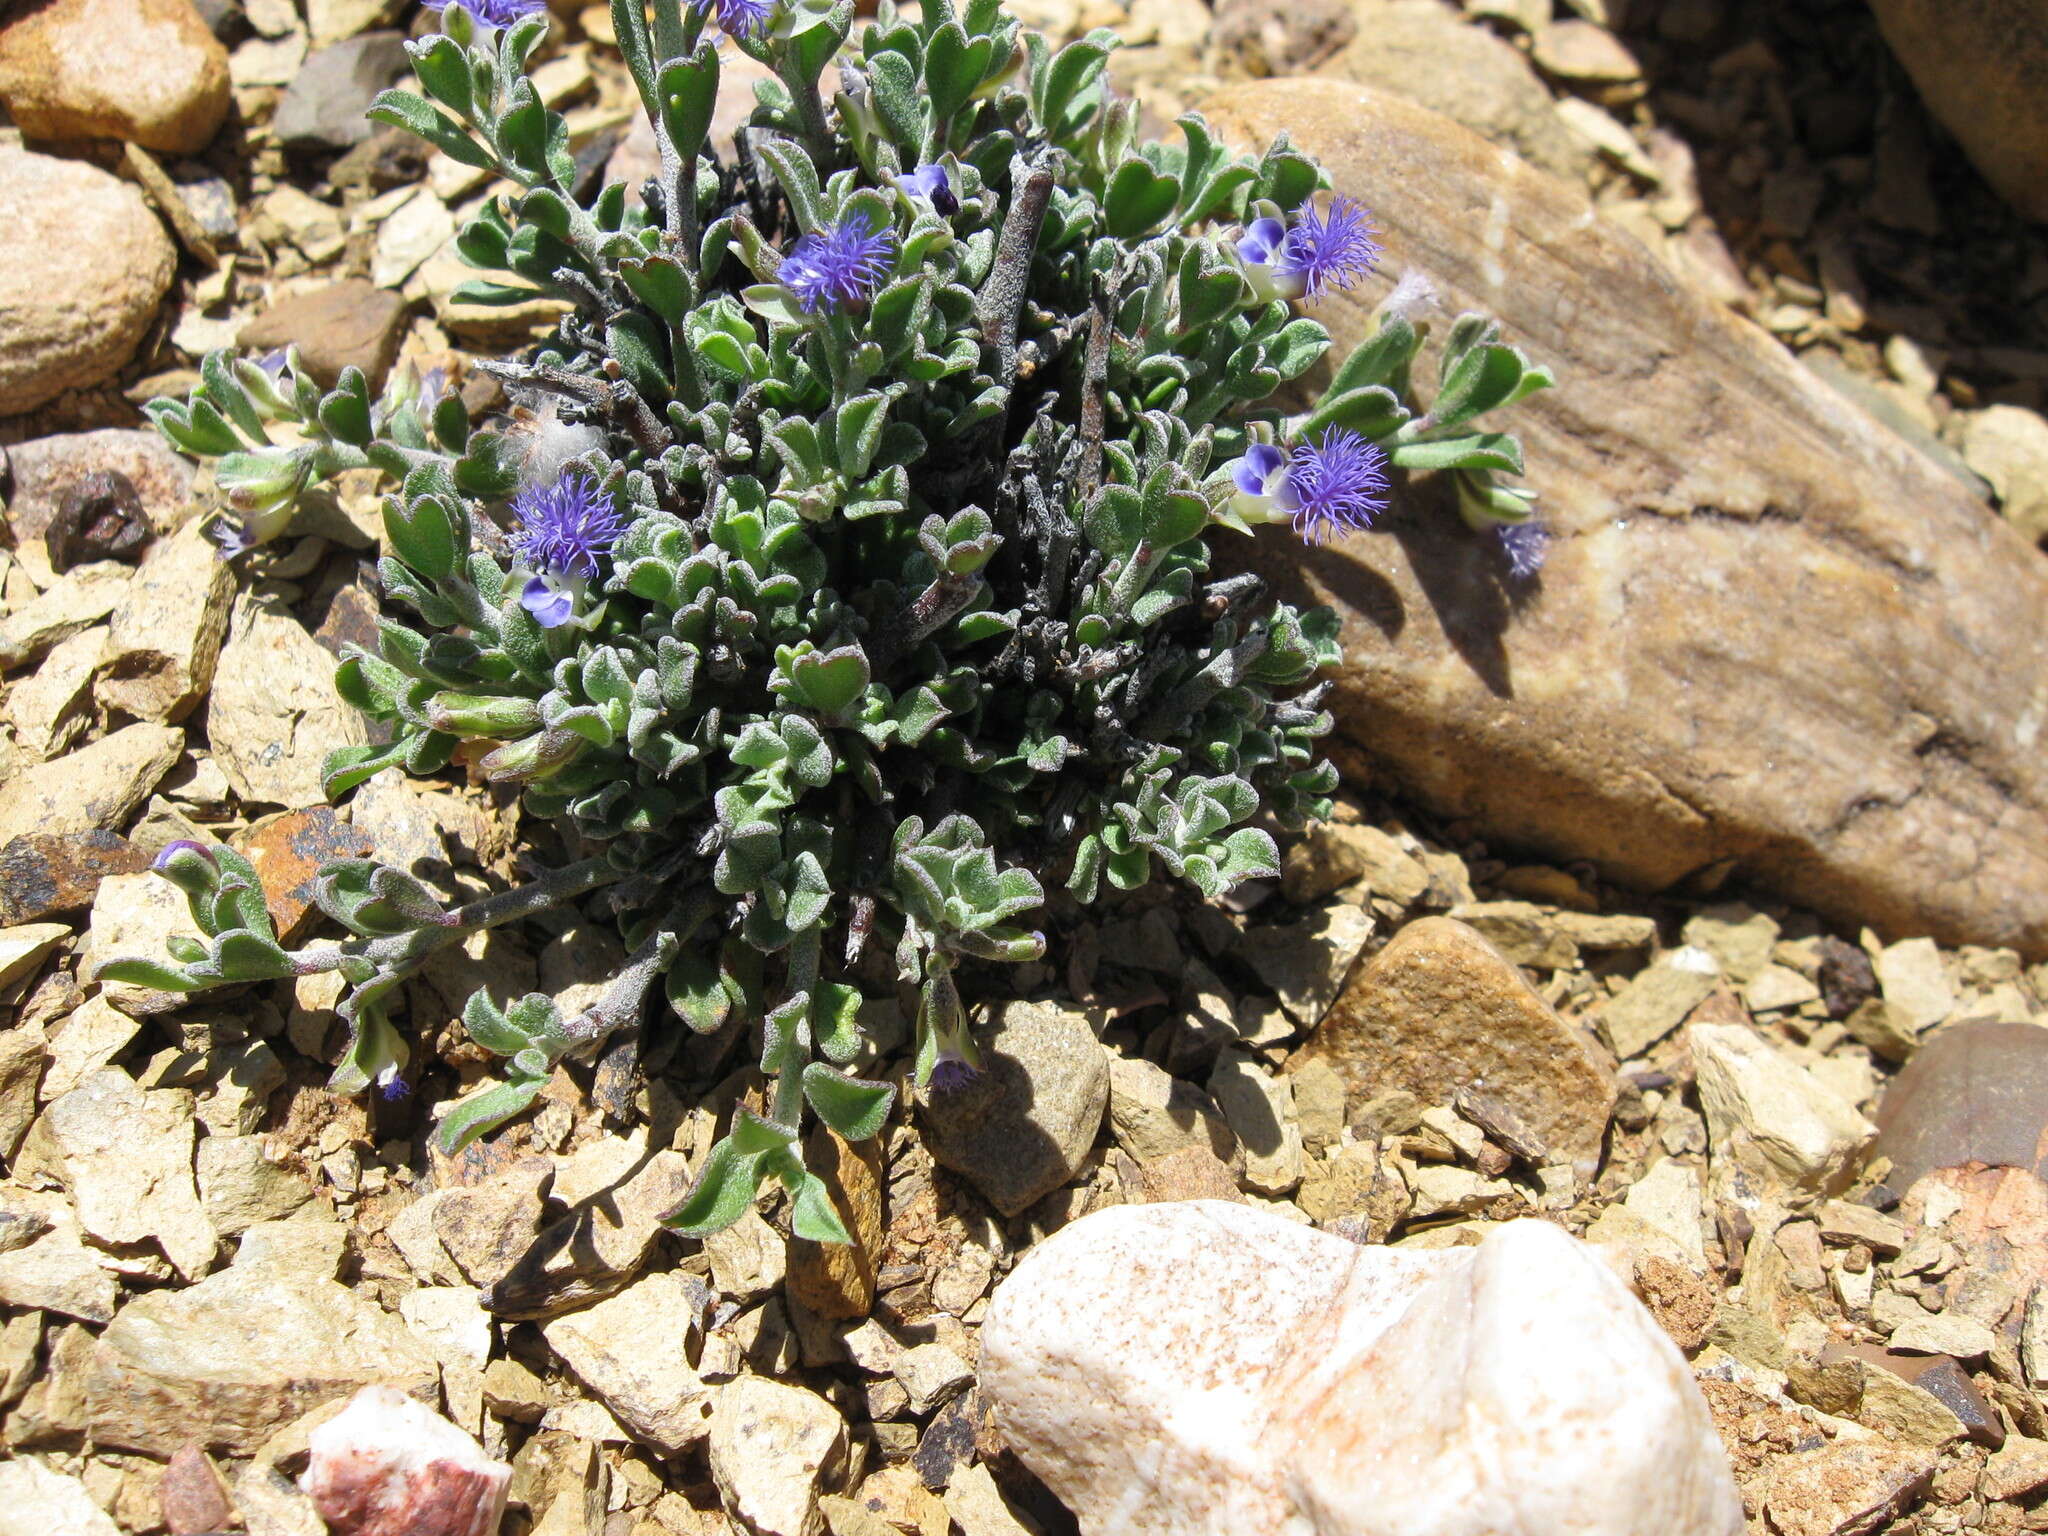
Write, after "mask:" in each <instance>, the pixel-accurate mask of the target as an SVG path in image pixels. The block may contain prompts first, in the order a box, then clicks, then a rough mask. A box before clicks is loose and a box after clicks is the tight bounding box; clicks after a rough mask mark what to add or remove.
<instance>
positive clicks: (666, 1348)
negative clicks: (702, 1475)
mask: <svg viewBox="0 0 2048 1536" xmlns="http://www.w3.org/2000/svg"><path fill="white" fill-rule="evenodd" d="M695 1311H696V1308H695V1306H694V1305H693V1303H692V1299H691V1297H690V1295H689V1293H688V1292H687V1291H685V1290H684V1288H683V1283H682V1282H681V1281H680V1280H678V1279H677V1278H676V1277H675V1276H674V1275H671V1274H655V1275H649V1276H647V1277H646V1278H645V1279H643V1280H640V1281H637V1282H635V1283H634V1284H632V1285H629V1286H628V1287H626V1289H625V1290H623V1291H621V1292H619V1294H618V1295H616V1296H610V1297H607V1298H606V1299H605V1300H603V1301H600V1302H599V1303H598V1304H597V1305H596V1306H594V1307H585V1308H584V1309H583V1310H582V1311H581V1312H571V1313H569V1314H568V1315H567V1316H566V1317H558V1318H556V1319H555V1320H554V1321H553V1322H551V1323H549V1324H547V1325H546V1327H544V1328H543V1329H542V1330H541V1332H542V1333H543V1334H544V1335H545V1336H546V1338H547V1341H548V1347H549V1348H550V1349H552V1350H554V1352H555V1353H556V1354H558V1355H560V1356H561V1357H562V1359H563V1361H564V1362H565V1363H566V1364H567V1365H568V1367H569V1369H570V1370H572V1371H574V1372H575V1373H576V1376H577V1379H578V1380H580V1381H581V1382H582V1383H583V1384H584V1385H585V1386H586V1387H588V1388H589V1389H590V1390H591V1391H592V1392H593V1393H595V1394H596V1395H597V1396H598V1397H599V1398H600V1399H601V1400H602V1401H603V1402H604V1405H605V1406H606V1407H607V1408H609V1409H610V1410H611V1411H612V1412H613V1413H614V1414H616V1415H617V1416H618V1419H619V1422H620V1423H622V1424H624V1425H625V1426H626V1428H628V1429H629V1430H631V1431H632V1432H633V1433H634V1434H635V1435H637V1436H638V1437H639V1438H640V1439H642V1440H644V1441H645V1442H646V1443H647V1444H648V1445H650V1446H652V1447H653V1448H654V1449H655V1450H656V1451H657V1452H658V1453H659V1454H661V1455H663V1456H674V1455H676V1454H677V1453H678V1452H680V1451H681V1450H683V1448H684V1447H686V1446H689V1445H694V1444H696V1443H697V1442H698V1441H700V1440H702V1439H703V1438H704V1437H705V1436H706V1435H708V1434H710V1433H711V1411H712V1405H711V1389H710V1388H709V1387H707V1386H705V1385H704V1382H703V1381H702V1379H701V1378H699V1376H698V1375H697V1373H696V1371H694V1370H692V1369H691V1367H690V1361H689V1356H688V1352H687V1346H688V1341H689V1337H690V1335H691V1334H692V1333H693V1332H695V1331H696V1328H697V1320H696V1317H695Z"/></svg>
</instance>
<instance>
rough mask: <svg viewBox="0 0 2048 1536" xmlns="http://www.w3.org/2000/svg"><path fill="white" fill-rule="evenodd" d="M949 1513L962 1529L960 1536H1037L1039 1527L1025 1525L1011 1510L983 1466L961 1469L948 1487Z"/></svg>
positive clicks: (976, 1465) (994, 1481) (977, 1464)
mask: <svg viewBox="0 0 2048 1536" xmlns="http://www.w3.org/2000/svg"><path fill="white" fill-rule="evenodd" d="M946 1513H947V1514H948V1515H950V1516H951V1517H952V1520H953V1523H954V1524H955V1525H957V1526H959V1527H960V1531H961V1536H1036V1532H1037V1527H1036V1526H1034V1525H1027V1524H1025V1523H1024V1521H1023V1520H1022V1519H1020V1518H1019V1517H1018V1515H1017V1512H1016V1511H1015V1510H1013V1509H1011V1508H1010V1505H1009V1501H1008V1500H1006V1499H1005V1498H1004V1497H1003V1494H1002V1490H1001V1489H1000V1488H998V1487H996V1480H995V1478H994V1477H993V1476H991V1475H990V1473H989V1470H988V1468H987V1467H985V1466H982V1465H981V1464H980V1463H976V1464H975V1465H974V1466H971V1467H963V1468H961V1469H960V1471H958V1472H956V1473H955V1474H954V1475H953V1480H952V1481H951V1482H950V1483H948V1484H947V1485H946Z"/></svg>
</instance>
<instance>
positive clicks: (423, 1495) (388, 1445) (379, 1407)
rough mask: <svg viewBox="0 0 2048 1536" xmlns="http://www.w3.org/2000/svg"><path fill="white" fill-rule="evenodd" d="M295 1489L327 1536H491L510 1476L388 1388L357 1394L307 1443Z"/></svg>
mask: <svg viewBox="0 0 2048 1536" xmlns="http://www.w3.org/2000/svg"><path fill="white" fill-rule="evenodd" d="M307 1449H308V1453H309V1454H308V1459H307V1463H306V1473H305V1476H304V1477H303V1478H302V1479H300V1484H301V1486H302V1487H303V1488H304V1489H305V1490H306V1493H307V1494H308V1496H309V1497H311V1499H312V1501H313V1507H314V1508H315V1509H316V1510H318V1511H319V1513H320V1517H321V1519H323V1520H325V1521H326V1522H327V1529H328V1530H329V1531H330V1532H331V1533H332V1536H413V1533H416V1532H417V1533H422V1536H425V1533H433V1536H440V1533H444V1532H445V1533H446V1536H495V1532H496V1531H497V1529H498V1521H499V1519H500V1518H501V1517H502V1516H503V1514H504V1512H505V1493H506V1488H507V1485H508V1484H510V1482H511V1480H512V1469H511V1467H509V1466H507V1465H506V1464H505V1463H504V1462H502V1461H493V1460H491V1458H490V1457H488V1456H486V1455H485V1454H484V1452H483V1448H482V1447H481V1446H479V1445H478V1444H477V1443H476V1441H474V1440H472V1439H471V1438H470V1437H469V1436H468V1435H466V1434H464V1433H463V1432H462V1431H461V1430H460V1429H459V1428H457V1427H456V1426H455V1425H453V1424H450V1423H449V1422H448V1421H447V1420H446V1419H444V1418H442V1417H441V1416H440V1415H439V1414H437V1413H435V1412H434V1411H433V1410H432V1409H430V1408H427V1407H425V1406H423V1405H422V1404H420V1403H418V1402H416V1401H414V1400H413V1399H412V1398H410V1397H407V1396H406V1395H405V1394H404V1393H403V1392H399V1391H397V1390H395V1389H393V1388H391V1387H384V1386H371V1387H364V1388H362V1389H361V1390H359V1391H358V1392H357V1393H356V1395H355V1396H354V1397H352V1398H350V1399H349V1401H348V1406H347V1407H345V1408H343V1409H342V1411H341V1412H340V1413H338V1414H336V1415H335V1416H334V1417H333V1418H331V1419H329V1420H327V1421H326V1422H325V1423H324V1424H322V1425H320V1426H319V1427H318V1428H317V1429H315V1430H314V1431H313V1432H312V1434H311V1435H310V1436H308V1438H307Z"/></svg>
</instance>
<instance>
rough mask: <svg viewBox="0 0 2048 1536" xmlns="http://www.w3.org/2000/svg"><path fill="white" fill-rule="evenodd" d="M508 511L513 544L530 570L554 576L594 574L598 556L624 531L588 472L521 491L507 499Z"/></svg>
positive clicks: (623, 523)
mask: <svg viewBox="0 0 2048 1536" xmlns="http://www.w3.org/2000/svg"><path fill="white" fill-rule="evenodd" d="M512 513H513V515H514V516H515V517H517V518H518V519H519V531H518V532H517V533H515V534H513V535H512V547H513V548H514V549H516V550H518V551H519V553H520V554H521V555H522V556H523V557H524V558H525V560H526V562H527V564H528V565H530V566H532V567H533V568H534V569H535V570H538V571H549V572H553V573H554V574H555V575H558V576H581V577H583V578H584V579H585V580H588V579H589V578H590V577H593V576H595V575H596V574H597V557H598V556H599V555H602V554H605V553H606V552H607V551H609V550H610V549H611V547H612V541H613V540H614V539H616V538H617V537H618V536H619V535H620V534H622V533H624V532H625V531H626V520H625V518H623V517H621V516H620V515H619V512H618V509H617V508H616V507H614V506H613V504H612V498H611V494H610V493H609V492H608V491H605V490H603V489H602V488H601V487H599V486H598V484H597V482H595V481H594V480H592V479H591V478H590V477H589V476H587V475H580V474H568V475H564V476H563V477H562V478H561V479H559V480H557V481H556V482H555V483H554V484H553V485H550V486H547V487H546V488H544V489H543V488H538V487H530V488H528V489H527V490H523V491H521V492H520V493H519V494H518V495H517V496H515V497H513V498H512Z"/></svg>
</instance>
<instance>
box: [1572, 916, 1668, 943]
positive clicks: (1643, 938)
mask: <svg viewBox="0 0 2048 1536" xmlns="http://www.w3.org/2000/svg"><path fill="white" fill-rule="evenodd" d="M1551 921H1552V922H1554V923H1556V924H1557V929H1558V932H1560V933H1562V934H1563V935H1564V936H1565V937H1566V938H1568V939H1570V940H1571V941H1572V942H1573V943H1574V944H1576V945H1578V946H1579V948H1580V949H1590V950H1598V951H1602V952H1605V951H1609V950H1617V949H1648V948H1649V947H1650V946H1651V945H1652V944H1654V943H1656V942H1657V920H1656V919H1655V918H1651V917H1632V916H1630V915H1628V914H1627V913H1622V912H1612V913H1593V912H1559V913H1557V914H1556V915H1555V916H1554V917H1552V919H1551Z"/></svg>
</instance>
